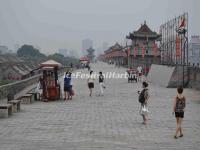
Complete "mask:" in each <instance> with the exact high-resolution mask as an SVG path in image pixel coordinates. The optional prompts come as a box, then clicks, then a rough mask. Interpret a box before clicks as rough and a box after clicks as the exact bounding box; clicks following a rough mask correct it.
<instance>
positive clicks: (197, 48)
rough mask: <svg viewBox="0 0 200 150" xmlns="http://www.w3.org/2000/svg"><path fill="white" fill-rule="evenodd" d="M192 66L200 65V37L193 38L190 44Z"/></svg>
mask: <svg viewBox="0 0 200 150" xmlns="http://www.w3.org/2000/svg"><path fill="white" fill-rule="evenodd" d="M189 52H190V53H189V54H190V56H189V62H190V64H197V63H199V64H200V36H192V37H191V41H190V44H189Z"/></svg>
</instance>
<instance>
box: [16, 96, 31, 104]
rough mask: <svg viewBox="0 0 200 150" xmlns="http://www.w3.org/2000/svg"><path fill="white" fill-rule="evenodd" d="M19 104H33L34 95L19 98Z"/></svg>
mask: <svg viewBox="0 0 200 150" xmlns="http://www.w3.org/2000/svg"><path fill="white" fill-rule="evenodd" d="M19 100H20V101H21V104H31V103H33V102H34V95H33V94H26V95H24V96H21V97H20V98H19Z"/></svg>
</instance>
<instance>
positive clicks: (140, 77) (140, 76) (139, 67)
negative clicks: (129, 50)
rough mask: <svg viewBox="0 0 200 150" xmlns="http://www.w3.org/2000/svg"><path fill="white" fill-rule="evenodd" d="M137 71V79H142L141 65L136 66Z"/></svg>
mask: <svg viewBox="0 0 200 150" xmlns="http://www.w3.org/2000/svg"><path fill="white" fill-rule="evenodd" d="M137 73H138V81H140V82H141V80H142V67H141V66H138V67H137Z"/></svg>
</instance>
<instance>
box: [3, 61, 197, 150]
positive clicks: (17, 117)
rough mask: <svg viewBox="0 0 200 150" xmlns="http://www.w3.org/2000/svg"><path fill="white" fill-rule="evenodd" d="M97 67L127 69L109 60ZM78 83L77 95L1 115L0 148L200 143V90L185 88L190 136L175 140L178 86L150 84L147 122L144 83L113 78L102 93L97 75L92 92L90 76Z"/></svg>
mask: <svg viewBox="0 0 200 150" xmlns="http://www.w3.org/2000/svg"><path fill="white" fill-rule="evenodd" d="M92 69H93V70H94V71H97V72H99V71H103V72H106V71H115V72H124V71H125V69H123V68H120V69H118V68H115V67H114V66H109V65H106V64H103V63H98V64H95V67H93V68H92ZM80 71H82V72H87V70H80ZM73 83H74V87H75V92H76V96H75V97H74V99H73V100H72V101H67V102H64V101H62V100H60V101H56V102H49V103H44V102H35V103H33V104H31V105H22V111H21V112H19V113H16V114H13V116H12V117H10V118H7V119H0V150H47V149H48V150H68V149H69V150H112V149H113V150H166V149H170V150H179V149H181V150H189V149H191V150H198V149H200V144H199V143H200V141H199V139H200V115H199V114H200V92H199V91H194V90H190V89H186V90H185V95H186V97H187V109H186V114H185V118H184V122H183V128H184V137H183V138H181V139H177V140H174V139H173V134H174V130H175V118H174V116H172V114H171V111H172V103H173V98H174V96H175V93H176V89H167V88H161V87H157V86H154V85H150V93H151V97H150V101H149V109H150V113H149V121H148V125H146V126H144V125H141V122H142V119H141V116H140V115H139V107H140V106H139V103H138V98H137V91H138V90H140V89H141V84H140V83H137V84H136V83H132V84H131V83H129V84H128V83H127V80H126V79H118V80H117V79H110V80H108V79H107V80H106V86H107V88H106V91H105V95H104V96H102V97H99V96H97V94H98V90H99V89H98V83H97V80H96V81H95V91H94V95H93V96H92V97H89V96H88V95H89V91H88V89H87V84H86V83H87V82H86V79H85V80H83V79H76V80H74V82H73Z"/></svg>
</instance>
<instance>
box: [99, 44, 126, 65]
mask: <svg viewBox="0 0 200 150" xmlns="http://www.w3.org/2000/svg"><path fill="white" fill-rule="evenodd" d="M126 57H127V54H126V52H125V51H124V50H123V47H122V46H121V45H119V44H118V43H115V45H113V46H111V47H110V48H109V49H108V50H106V51H104V54H103V55H101V56H100V57H99V58H100V60H102V61H104V62H108V63H109V62H112V63H114V64H118V65H124V63H125V58H126Z"/></svg>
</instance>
